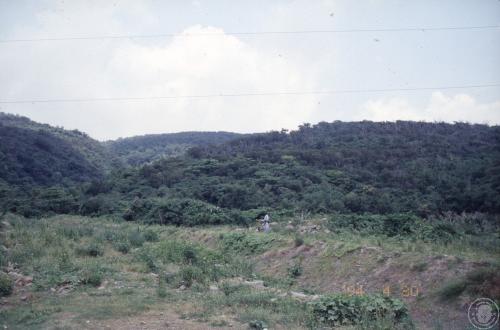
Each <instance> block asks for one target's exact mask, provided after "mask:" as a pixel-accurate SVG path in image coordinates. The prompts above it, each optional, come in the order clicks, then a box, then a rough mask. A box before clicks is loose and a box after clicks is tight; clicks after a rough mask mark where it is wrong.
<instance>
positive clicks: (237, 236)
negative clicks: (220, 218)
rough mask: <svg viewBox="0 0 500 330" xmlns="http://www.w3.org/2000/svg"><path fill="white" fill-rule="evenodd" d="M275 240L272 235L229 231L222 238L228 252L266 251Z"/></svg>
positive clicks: (223, 245)
mask: <svg viewBox="0 0 500 330" xmlns="http://www.w3.org/2000/svg"><path fill="white" fill-rule="evenodd" d="M273 241H274V238H273V237H272V236H271V235H262V234H247V233H238V232H236V233H227V234H224V236H223V238H222V247H223V249H224V250H225V251H228V252H238V253H243V254H256V253H261V252H264V251H265V250H266V249H267V248H268V247H269V246H270V245H271V243H272V242H273Z"/></svg>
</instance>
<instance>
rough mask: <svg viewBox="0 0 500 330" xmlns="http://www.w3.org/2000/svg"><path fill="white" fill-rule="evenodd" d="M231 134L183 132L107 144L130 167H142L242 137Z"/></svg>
mask: <svg viewBox="0 0 500 330" xmlns="http://www.w3.org/2000/svg"><path fill="white" fill-rule="evenodd" d="M241 136H243V135H242V134H237V133H229V132H181V133H170V134H148V135H142V136H134V137H129V138H123V139H118V140H112V141H107V142H105V144H106V146H107V147H108V148H109V149H110V150H111V152H113V153H115V154H116V155H118V156H119V157H120V158H121V159H122V160H124V161H125V163H127V164H129V165H140V164H145V163H149V162H151V161H154V160H158V159H160V158H162V157H172V156H179V155H182V154H183V153H184V152H185V151H186V150H187V149H188V148H190V147H193V146H208V145H211V144H213V145H217V144H221V143H223V142H227V141H229V140H232V139H235V138H236V137H241Z"/></svg>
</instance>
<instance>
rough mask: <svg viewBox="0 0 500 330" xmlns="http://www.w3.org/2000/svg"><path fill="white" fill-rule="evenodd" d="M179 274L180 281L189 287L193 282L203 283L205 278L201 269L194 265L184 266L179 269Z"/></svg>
mask: <svg viewBox="0 0 500 330" xmlns="http://www.w3.org/2000/svg"><path fill="white" fill-rule="evenodd" d="M179 276H180V279H181V281H182V283H183V284H184V285H185V286H187V287H190V286H191V285H193V283H195V282H196V283H200V284H204V283H205V282H206V280H207V278H206V276H205V274H204V272H203V270H202V269H200V268H198V267H196V266H185V267H182V269H181V270H180V271H179Z"/></svg>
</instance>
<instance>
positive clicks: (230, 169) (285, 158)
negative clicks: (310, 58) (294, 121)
mask: <svg viewBox="0 0 500 330" xmlns="http://www.w3.org/2000/svg"><path fill="white" fill-rule="evenodd" d="M499 136H500V129H499V127H489V126H485V125H468V124H454V125H450V124H443V123H436V124H431V123H418V122H396V123H373V122H359V123H342V122H334V123H330V124H329V123H320V124H318V125H314V126H310V125H304V126H302V127H300V129H299V130H297V131H292V132H286V131H282V132H270V133H265V134H258V135H254V136H250V137H243V138H238V139H235V140H232V141H229V142H227V143H224V144H222V145H219V146H207V147H193V148H191V149H190V150H189V151H188V156H187V157H178V158H171V159H165V160H161V161H158V162H155V163H152V164H148V165H145V166H143V167H141V168H138V169H137V170H133V171H131V172H127V173H125V174H123V175H124V176H122V177H120V176H117V177H115V178H114V179H113V182H109V184H110V185H111V186H113V187H114V188H112V189H114V190H115V191H120V193H121V194H122V195H123V196H124V197H125V198H124V199H125V200H127V199H128V200H130V201H131V200H134V201H135V203H136V204H135V206H134V207H131V209H132V210H135V211H137V212H136V213H137V215H136V217H137V218H143V217H144V216H146V214H148V212H151V210H152V209H154V208H155V206H152V204H154V203H152V202H151V198H158V197H162V196H168V197H169V198H170V199H171V198H179V199H186V198H187V199H192V200H199V201H202V202H205V203H209V204H211V205H215V206H218V207H221V208H224V209H237V210H257V209H273V210H275V211H280V210H282V211H287V212H294V211H295V212H301V211H309V212H312V213H331V212H335V213H358V214H362V213H365V212H369V213H374V214H391V213H403V212H411V213H414V214H417V215H419V216H423V217H427V216H430V215H433V214H440V213H442V212H446V211H452V212H456V213H461V212H485V213H490V214H498V213H499V212H500V161H499V160H500V150H499V146H500V143H499V141H500V139H499ZM141 200H142V201H143V202H142V204H140V205H142V206H141V207H139V206H137V205H138V204H137V203H139V202H138V201H141Z"/></svg>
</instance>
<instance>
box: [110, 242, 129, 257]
mask: <svg viewBox="0 0 500 330" xmlns="http://www.w3.org/2000/svg"><path fill="white" fill-rule="evenodd" d="M113 247H114V248H115V250H116V251H118V252H121V253H123V254H127V253H129V252H130V243H129V242H127V241H124V242H116V243H115V244H114V245H113Z"/></svg>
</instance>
